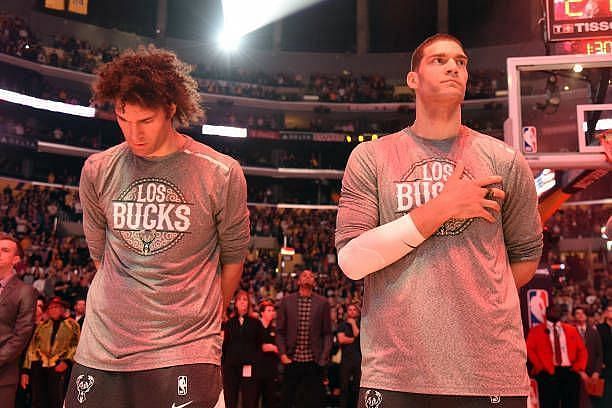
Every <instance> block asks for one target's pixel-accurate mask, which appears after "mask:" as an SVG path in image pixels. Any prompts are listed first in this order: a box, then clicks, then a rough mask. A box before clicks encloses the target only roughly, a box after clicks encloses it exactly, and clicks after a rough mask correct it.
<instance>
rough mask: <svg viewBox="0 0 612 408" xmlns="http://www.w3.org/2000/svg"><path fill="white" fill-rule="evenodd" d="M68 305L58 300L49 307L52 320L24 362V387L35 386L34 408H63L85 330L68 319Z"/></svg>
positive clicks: (43, 327) (36, 336)
mask: <svg viewBox="0 0 612 408" xmlns="http://www.w3.org/2000/svg"><path fill="white" fill-rule="evenodd" d="M66 308H67V304H66V303H65V302H64V301H63V300H62V299H61V298H59V297H54V298H53V299H51V300H50V301H49V303H48V304H47V314H48V316H49V320H47V321H46V322H43V323H41V324H39V325H38V326H37V327H36V330H35V331H34V336H33V337H32V340H31V341H30V345H29V346H28V350H27V353H26V359H25V361H24V364H23V366H24V369H25V372H24V373H23V374H22V375H21V386H22V388H26V386H27V385H28V384H30V383H31V387H32V406H33V408H61V407H62V406H63V402H64V396H65V394H66V387H67V385H68V384H67V381H68V379H69V378H70V371H71V368H72V364H73V362H74V353H75V352H76V348H77V344H78V343H79V336H80V333H81V330H80V329H79V325H78V324H77V322H75V321H74V320H73V319H72V318H70V317H68V318H67V317H65V313H66Z"/></svg>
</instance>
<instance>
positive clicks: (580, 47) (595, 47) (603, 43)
mask: <svg viewBox="0 0 612 408" xmlns="http://www.w3.org/2000/svg"><path fill="white" fill-rule="evenodd" d="M552 49H553V50H554V53H553V54H554V55H560V54H585V55H610V56H612V36H611V37H607V38H597V39H589V40H573V41H563V42H555V43H553V44H552Z"/></svg>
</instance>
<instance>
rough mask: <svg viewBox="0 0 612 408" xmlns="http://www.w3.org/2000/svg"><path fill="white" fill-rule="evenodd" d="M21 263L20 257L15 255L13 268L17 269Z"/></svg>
mask: <svg viewBox="0 0 612 408" xmlns="http://www.w3.org/2000/svg"><path fill="white" fill-rule="evenodd" d="M20 261H21V257H20V256H19V255H15V256H14V257H13V267H15V265H17V264H18V263H19V262H20Z"/></svg>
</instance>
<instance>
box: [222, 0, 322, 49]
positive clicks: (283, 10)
mask: <svg viewBox="0 0 612 408" xmlns="http://www.w3.org/2000/svg"><path fill="white" fill-rule="evenodd" d="M321 1H322V0H222V5H223V30H222V31H221V33H220V34H219V37H218V38H217V41H218V44H219V47H220V48H222V49H223V50H225V51H235V50H236V49H237V48H238V46H239V44H240V39H241V38H242V37H244V36H245V35H246V34H248V33H250V32H252V31H255V30H257V29H258V28H261V27H263V26H265V25H267V24H270V23H272V22H274V21H276V20H280V19H281V18H283V17H286V16H288V15H290V14H293V13H295V12H297V11H299V10H302V9H304V8H306V7H309V6H312V5H314V4H316V3H320V2H321Z"/></svg>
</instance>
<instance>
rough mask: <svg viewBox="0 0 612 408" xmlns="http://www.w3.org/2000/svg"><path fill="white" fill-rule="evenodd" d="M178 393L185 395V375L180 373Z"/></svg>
mask: <svg viewBox="0 0 612 408" xmlns="http://www.w3.org/2000/svg"><path fill="white" fill-rule="evenodd" d="M177 393H178V395H187V376H186V375H181V376H179V377H178V390H177Z"/></svg>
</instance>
